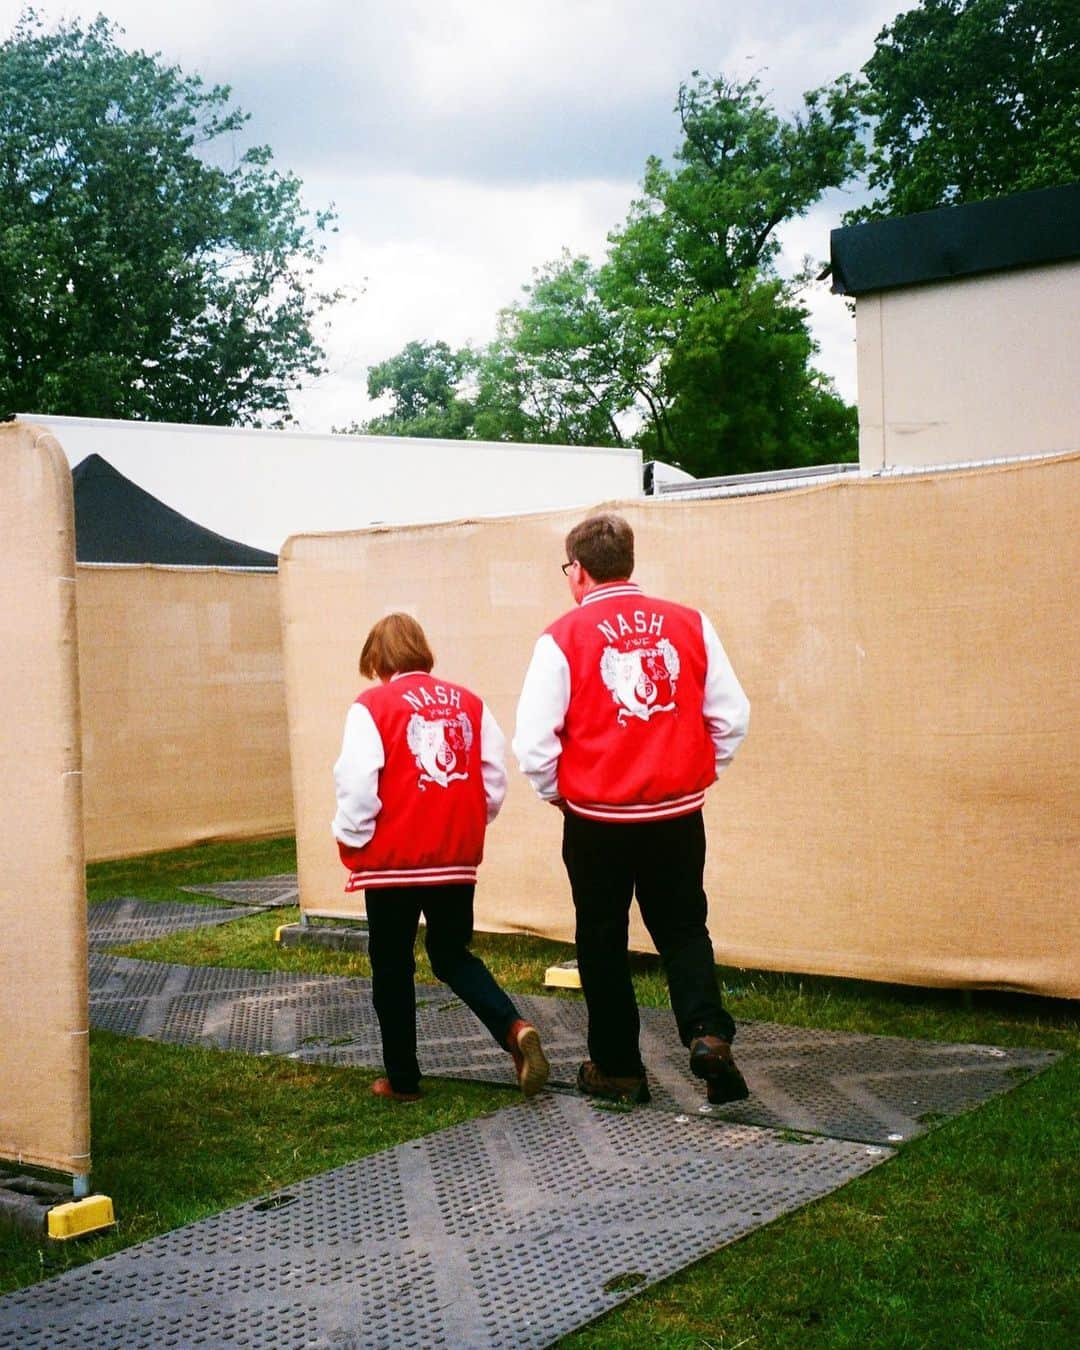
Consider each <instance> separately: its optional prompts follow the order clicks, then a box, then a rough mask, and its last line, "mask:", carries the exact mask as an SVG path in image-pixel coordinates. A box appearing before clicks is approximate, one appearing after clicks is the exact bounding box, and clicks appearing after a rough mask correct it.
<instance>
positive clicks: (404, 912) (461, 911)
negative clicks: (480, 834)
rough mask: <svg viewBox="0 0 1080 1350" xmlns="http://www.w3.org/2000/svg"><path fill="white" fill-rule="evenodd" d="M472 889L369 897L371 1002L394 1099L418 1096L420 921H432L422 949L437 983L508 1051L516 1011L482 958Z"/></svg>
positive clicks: (397, 891) (371, 893)
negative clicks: (475, 944)
mask: <svg viewBox="0 0 1080 1350" xmlns="http://www.w3.org/2000/svg"><path fill="white" fill-rule="evenodd" d="M475 890H476V887H475V886H394V887H389V888H387V889H385V890H383V889H373V890H368V891H365V892H364V898H365V901H366V908H367V920H368V956H369V957H370V959H371V997H372V1002H373V1003H374V1005H375V1016H376V1017H377V1018H378V1019H379V1030H380V1032H381V1033H382V1043H383V1063H384V1065H385V1067H386V1076H387V1077H388V1078H389V1079H390V1085H391V1087H393V1089H394V1091H395V1092H415V1091H416V1089H417V1087H418V1086H419V1084H420V1065H419V1064H418V1062H417V1059H416V987H415V985H414V984H413V976H414V975H415V973H416V961H415V959H414V957H413V947H414V946H415V944H416V931H417V928H418V927H419V925H420V915H421V914H423V916H424V918H425V919H426V920H427V933H426V937H425V946H426V947H427V954H428V959H429V960H430V961H431V968H432V970H433V971H434V972H435V978H436V979H439V980H442V982H443V983H444V984H448V985H449V986H450V988H451V989H452V990H453V991H454V993H455V994H457V996H458V998H460V999H461V1001H462V1002H463V1003H464V1004H466V1005H467V1006H468V1007H470V1008H471V1009H472V1010H473V1012H474V1013H475V1014H476V1015H477V1017H479V1019H480V1021H481V1022H483V1024H484V1026H486V1027H487V1029H488V1031H490V1032H491V1034H492V1036H494V1038H495V1039H496V1040H497V1041H498V1043H499V1044H500V1045H503V1044H504V1043H505V1041H506V1036H507V1033H508V1032H509V1030H510V1028H511V1026H513V1024H514V1022H515V1021H517V1017H518V1012H517V1009H516V1008H515V1007H514V1005H513V1004H512V1003H511V1002H510V1000H509V999H508V998H507V996H506V995H505V994H504V993H503V991H502V990H501V989H500V988H499V986H498V985H497V984H496V983H495V980H494V979H493V978H492V975H491V972H490V971H489V970H488V968H487V966H485V965H484V963H483V961H481V960H480V958H479V957H478V956H474V955H473V953H472V952H471V951H469V943H470V942H471V941H472V935H473V894H474V892H475Z"/></svg>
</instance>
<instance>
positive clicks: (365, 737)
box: [330, 703, 386, 848]
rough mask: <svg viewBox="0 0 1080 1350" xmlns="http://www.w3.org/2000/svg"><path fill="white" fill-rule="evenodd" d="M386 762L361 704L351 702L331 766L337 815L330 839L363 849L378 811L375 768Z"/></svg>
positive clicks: (377, 776) (370, 717)
mask: <svg viewBox="0 0 1080 1350" xmlns="http://www.w3.org/2000/svg"><path fill="white" fill-rule="evenodd" d="M385 763H386V751H385V750H384V748H383V743H382V737H381V736H380V735H379V729H378V727H376V725H375V722H374V720H373V719H372V716H371V714H370V713H369V712H368V710H367V709H366V708H365V707H364V705H363V704H362V703H354V704H353V705H352V707H351V708H350V709H349V713H348V716H347V717H346V718H345V736H344V738H343V740H342V743H341V754H340V755H339V756H338V761H337V763H336V764H335V765H334V787H335V789H336V790H337V814H336V815H335V816H334V821H333V824H332V825H331V827H330V828H331V829H332V830H333V832H334V838H335V839H339V840H340V841H341V842H342V843H343V844H348V845H349V847H350V848H363V847H364V845H365V844H367V843H370V841H371V838H372V836H373V835H374V833H375V817H376V816H377V815H378V814H379V812H380V811H381V810H382V802H381V801H380V799H379V770H380V769H381V768H382V767H383V765H384V764H385Z"/></svg>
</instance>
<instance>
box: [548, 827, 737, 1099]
mask: <svg viewBox="0 0 1080 1350" xmlns="http://www.w3.org/2000/svg"><path fill="white" fill-rule="evenodd" d="M563 862H565V864H566V871H567V874H568V875H569V877H570V889H571V891H572V893H573V897H574V910H575V912H576V914H577V960H578V971H579V973H580V975H581V987H582V991H583V993H584V995H585V1003H586V1005H587V1007H588V1010H589V1057H590V1059H592V1060H593V1061H594V1062H595V1063H596V1064H597V1065H598V1066H599V1068H600V1069H601V1070H603V1072H605V1073H607V1074H611V1075H614V1076H623V1075H626V1076H631V1075H634V1074H639V1073H641V1072H642V1064H641V1052H640V1050H639V1048H638V1036H639V1032H640V1024H639V1020H638V1010H637V1002H636V1000H635V998H634V986H633V982H632V980H631V978H630V962H629V956H628V949H627V941H628V932H629V920H630V902H631V900H632V899H633V896H634V892H635V890H636V892H637V902H638V908H639V909H640V910H641V917H642V919H643V920H644V922H645V927H646V928H647V929H648V931H649V936H650V937H651V938H652V940H653V942H654V944H655V945H656V950H657V951H658V952H659V953H660V959H661V961H662V962H663V965H664V973H665V975H666V976H667V982H668V990H669V992H670V995H671V1007H672V1011H673V1012H674V1014H675V1021H676V1023H677V1024H678V1028H679V1035H680V1037H681V1038H682V1042H683V1044H684V1045H689V1044H690V1041H691V1039H692V1038H693V1036H695V1035H702V1034H707V1035H711V1036H723V1037H724V1038H725V1039H726V1040H729V1041H730V1040H731V1039H732V1038H733V1037H734V1035H735V1023H734V1022H733V1021H732V1020H731V1015H730V1014H729V1013H728V1012H726V1011H725V1009H724V1008H723V1006H722V1004H721V1002H720V991H719V989H718V987H717V984H716V969H715V966H714V957H713V949H712V942H711V941H710V939H709V930H708V928H707V927H706V922H705V919H706V900H705V891H704V888H703V886H702V874H703V872H704V868H705V822H704V821H703V820H702V816H701V812H700V811H695V812H693V813H692V814H691V815H688V816H676V817H675V819H673V820H645V821H634V822H628V823H626V824H622V823H617V824H616V823H612V822H609V821H603V820H586V819H585V818H584V817H583V816H575V815H574V814H573V812H571V811H567V812H566V813H565V823H564V826H563Z"/></svg>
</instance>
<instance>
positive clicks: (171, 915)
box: [87, 895, 251, 947]
mask: <svg viewBox="0 0 1080 1350" xmlns="http://www.w3.org/2000/svg"><path fill="white" fill-rule="evenodd" d="M250 914H251V909H250V907H249V906H246V905H199V904H192V905H181V904H177V903H176V901H174V900H160V901H158V900H139V899H137V898H136V897H135V896H124V895H121V896H117V897H116V898H115V899H112V900H98V901H95V902H94V903H93V904H91V905H90V906H89V908H88V911H87V916H88V917H87V938H88V941H89V943H90V946H91V947H116V946H119V945H120V944H122V943H126V942H149V941H150V940H151V939H152V938H158V937H166V936H167V935H168V934H170V933H179V932H183V931H186V930H187V929H189V928H206V927H207V926H209V925H211V924H218V923H231V922H232V921H233V920H234V919H243V918H247V917H248V916H249V915H250Z"/></svg>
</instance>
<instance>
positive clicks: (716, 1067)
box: [690, 1036, 750, 1106]
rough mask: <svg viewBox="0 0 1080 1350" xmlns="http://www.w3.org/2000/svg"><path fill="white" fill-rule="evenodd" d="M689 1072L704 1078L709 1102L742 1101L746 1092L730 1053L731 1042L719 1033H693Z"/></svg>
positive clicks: (714, 1103)
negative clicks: (696, 1034) (700, 1034)
mask: <svg viewBox="0 0 1080 1350" xmlns="http://www.w3.org/2000/svg"><path fill="white" fill-rule="evenodd" d="M690 1072H691V1073H692V1074H693V1075H694V1077H695V1078H704V1080H705V1093H706V1096H707V1097H708V1099H709V1102H710V1103H711V1104H712V1105H713V1106H722V1105H723V1104H724V1103H725V1102H742V1101H745V1100H746V1098H747V1097H749V1096H750V1089H749V1088H748V1087H747V1086H746V1079H745V1078H744V1077H743V1076H742V1074H741V1073H740V1072H739V1070H738V1067H737V1065H736V1063H735V1059H734V1057H733V1055H732V1053H731V1042H730V1041H725V1040H724V1039H723V1037H721V1036H695V1037H694V1039H693V1040H692V1041H691V1042H690Z"/></svg>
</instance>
